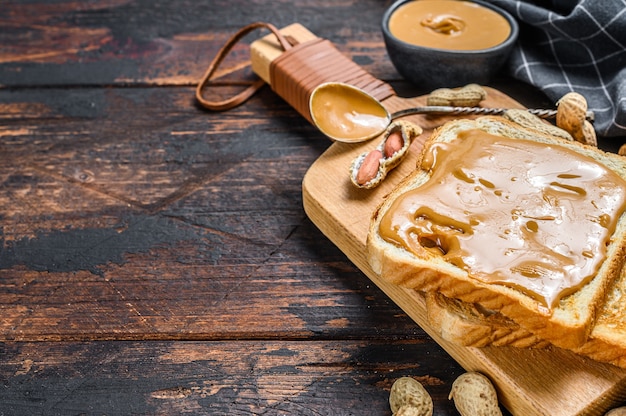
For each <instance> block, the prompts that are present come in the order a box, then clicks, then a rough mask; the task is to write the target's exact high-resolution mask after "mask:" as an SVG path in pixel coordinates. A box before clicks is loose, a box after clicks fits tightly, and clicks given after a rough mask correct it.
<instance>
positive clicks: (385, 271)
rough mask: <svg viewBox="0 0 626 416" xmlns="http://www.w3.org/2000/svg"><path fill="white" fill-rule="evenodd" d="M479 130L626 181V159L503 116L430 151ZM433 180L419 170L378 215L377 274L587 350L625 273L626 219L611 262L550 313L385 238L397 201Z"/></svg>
mask: <svg viewBox="0 0 626 416" xmlns="http://www.w3.org/2000/svg"><path fill="white" fill-rule="evenodd" d="M475 129H478V130H482V131H484V132H486V133H489V134H492V135H497V136H502V137H508V138H515V139H525V140H531V141H535V142H541V143H545V144H548V145H558V146H563V147H566V148H569V149H571V150H574V151H575V152H578V153H580V154H583V155H586V156H588V157H591V158H593V159H594V160H596V161H597V162H599V163H600V164H602V165H604V166H606V167H608V168H609V169H611V170H612V171H614V172H616V173H617V174H618V175H619V176H621V178H626V158H622V157H620V156H618V155H615V154H609V153H605V152H603V151H601V150H598V149H597V148H592V147H589V146H584V145H581V144H579V143H576V142H568V141H565V140H562V139H558V138H555V137H552V136H548V135H542V134H539V133H537V132H536V131H532V130H528V129H525V128H522V127H520V126H519V125H517V124H514V123H512V122H509V121H507V120H505V119H503V118H501V117H481V118H478V119H476V120H455V121H451V122H448V123H446V124H445V125H444V126H442V127H441V128H439V129H438V130H437V131H435V132H434V133H433V135H432V136H431V138H430V139H429V141H428V142H427V143H426V146H425V148H427V147H428V146H429V145H430V144H432V143H436V142H450V141H453V140H454V139H456V138H457V137H458V135H459V134H460V133H462V132H464V131H469V130H475ZM418 166H420V164H418ZM429 179H430V174H429V172H428V171H425V170H422V169H420V168H418V169H416V170H415V171H414V172H413V173H412V174H411V175H409V176H408V177H407V178H405V179H404V180H403V181H402V182H401V183H400V184H399V185H398V186H397V187H396V188H395V189H394V190H393V191H392V192H391V193H390V194H389V195H388V196H387V197H386V198H385V200H384V201H383V202H382V203H381V205H380V206H379V207H378V209H377V210H376V212H375V213H374V215H373V218H372V221H371V224H370V229H369V232H368V238H367V250H368V260H369V263H370V265H371V267H372V269H373V270H374V271H375V272H376V273H378V274H379V275H380V276H381V278H383V279H385V280H387V281H389V282H391V283H394V284H397V285H400V286H404V287H407V288H411V289H416V290H420V291H424V292H429V291H430V292H440V293H441V294H442V295H444V296H446V297H449V298H454V299H459V300H461V301H464V302H468V303H476V304H479V305H481V307H483V308H486V309H488V310H493V311H497V312H500V313H502V315H504V316H506V317H508V318H510V319H512V320H513V321H514V322H515V323H517V324H518V325H520V326H521V327H522V328H524V329H526V330H528V331H530V332H531V333H533V334H535V335H536V336H538V337H540V338H541V339H545V340H547V341H549V342H551V343H552V344H554V345H557V346H561V347H564V348H576V347H580V346H581V345H583V344H584V343H585V342H586V341H587V338H588V336H589V333H590V331H591V328H592V327H593V324H594V321H595V317H596V311H597V310H598V309H599V308H600V307H601V306H602V304H603V301H604V297H605V294H606V291H607V289H608V288H609V286H610V285H611V284H612V282H613V281H614V280H615V278H616V276H617V275H618V274H619V271H620V270H621V268H622V264H623V261H624V255H625V251H626V215H625V214H624V213H622V214H621V216H620V218H619V222H618V225H617V228H616V230H615V231H614V233H613V235H612V237H611V238H610V241H609V242H608V245H607V255H606V259H605V260H604V262H603V263H602V265H601V266H600V269H599V270H598V272H597V274H596V275H595V277H593V278H592V279H591V280H590V281H588V282H587V283H585V284H584V285H583V286H582V287H581V288H580V289H578V290H577V291H575V292H574V293H572V294H569V295H567V296H565V297H563V298H562V299H560V301H559V302H558V304H556V305H555V306H554V307H553V308H552V311H551V312H549V313H547V312H546V310H545V308H542V306H541V305H540V304H539V303H538V302H537V300H536V299H534V298H532V297H530V296H528V295H527V294H525V293H523V292H521V291H520V290H517V289H515V288H513V287H509V286H505V285H498V284H493V283H485V282H483V281H480V280H478V279H476V278H474V277H473V276H471V275H470V274H468V272H466V271H465V270H464V269H462V268H460V267H457V266H455V265H453V264H451V263H448V262H446V261H445V260H444V259H443V257H441V256H436V255H433V254H432V253H431V252H429V251H426V250H424V253H423V254H421V255H416V254H415V253H412V252H409V251H407V250H405V249H404V248H403V247H401V246H399V245H396V244H393V243H390V242H388V241H386V240H385V239H384V238H382V236H381V235H380V233H379V224H380V221H381V218H382V217H383V216H384V214H385V213H386V212H387V211H388V210H389V208H390V206H391V205H392V203H393V201H394V200H395V199H396V198H397V197H399V196H400V195H402V194H403V193H404V192H406V191H408V190H413V189H416V188H419V187H420V186H422V185H423V184H425V183H426V182H428V180H429ZM494 238H496V237H495V236H494Z"/></svg>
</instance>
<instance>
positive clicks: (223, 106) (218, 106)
mask: <svg viewBox="0 0 626 416" xmlns="http://www.w3.org/2000/svg"><path fill="white" fill-rule="evenodd" d="M257 29H269V30H270V31H271V32H272V33H273V34H274V35H276V38H277V39H278V43H280V46H281V47H282V48H283V49H284V50H285V51H287V50H289V49H291V48H292V45H291V44H290V43H289V41H288V40H287V39H286V38H285V36H283V35H282V34H281V33H280V32H279V30H278V29H276V27H275V26H274V25H272V24H270V23H264V22H256V23H251V24H249V25H247V26H244V27H243V28H241V29H240V30H239V31H238V32H237V33H235V34H234V35H233V36H232V37H231V38H230V39H229V40H228V42H226V44H225V45H224V46H222V48H221V49H220V50H219V52H218V53H217V55H216V56H215V58H213V61H212V62H211V63H210V64H209V67H208V69H207V70H206V73H205V74H204V76H203V77H202V80H201V81H200V83H199V84H198V86H197V87H196V100H197V101H198V103H200V105H202V106H203V107H204V108H207V109H209V110H212V111H224V110H229V109H231V108H234V107H237V106H238V105H241V104H243V103H244V102H245V101H246V100H247V99H248V98H250V97H251V96H252V95H253V94H254V93H255V92H257V91H258V90H259V88H261V87H262V86H263V84H264V81H263V80H262V79H258V80H256V81H254V82H253V83H252V84H251V85H250V86H249V87H248V88H246V89H245V90H243V91H242V92H240V93H239V94H237V95H235V96H233V97H230V98H228V99H226V100H222V101H210V100H207V99H205V98H204V97H203V95H202V92H203V90H204V89H205V86H206V85H207V84H208V83H209V81H210V80H211V77H212V76H213V74H214V73H215V71H216V70H217V68H218V67H219V65H220V64H221V63H222V61H223V60H224V58H225V57H226V56H227V55H228V53H229V52H230V50H231V49H232V48H233V46H235V45H236V44H237V42H239V41H240V40H241V39H242V38H243V37H244V36H246V35H247V34H248V33H250V32H252V31H254V30H257Z"/></svg>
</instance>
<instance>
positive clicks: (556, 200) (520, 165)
mask: <svg viewBox="0 0 626 416" xmlns="http://www.w3.org/2000/svg"><path fill="white" fill-rule="evenodd" d="M422 167H423V168H424V169H426V170H428V171H430V172H431V174H432V177H431V179H430V180H429V181H428V182H427V183H426V184H424V185H422V186H421V187H419V188H417V189H414V190H411V191H408V192H406V193H404V194H403V195H400V196H399V197H398V198H397V199H396V200H395V201H394V203H393V205H392V206H391V207H390V209H389V210H388V211H387V212H386V214H385V215H384V216H383V218H382V219H381V222H380V226H379V232H380V234H381V236H382V237H383V238H384V239H385V240H387V241H389V242H391V243H394V244H396V245H399V246H401V247H404V248H406V249H407V250H409V251H413V252H415V253H418V252H420V251H424V249H426V250H428V251H430V252H432V253H433V254H434V255H440V256H443V258H444V259H445V260H446V261H448V262H449V263H452V264H454V265H456V266H458V267H460V268H463V269H465V270H467V272H468V273H469V274H470V275H471V276H473V277H474V278H477V279H479V280H481V281H483V282H486V283H496V284H502V285H506V286H509V287H513V288H516V289H518V290H520V291H522V292H524V293H526V294H528V295H529V296H531V297H533V298H535V299H536V300H538V301H539V303H540V305H541V306H542V307H544V308H548V309H550V308H552V307H553V306H554V305H555V304H556V303H557V302H558V301H559V299H561V298H562V297H563V296H565V295H567V294H570V293H573V292H574V291H576V290H577V289H578V288H580V287H581V286H582V285H584V284H585V283H586V282H588V281H589V280H590V279H591V278H592V277H593V276H594V275H595V274H596V272H597V270H598V268H599V267H600V265H601V263H602V262H603V260H604V259H605V257H606V243H607V241H608V240H609V238H610V236H611V234H612V233H613V232H614V230H615V228H616V224H617V221H618V219H619V217H620V215H621V214H622V212H623V211H624V209H625V208H626V181H624V180H623V179H622V178H621V177H620V176H618V175H617V174H615V173H614V172H613V171H611V170H609V169H607V168H606V167H605V166H604V165H601V164H599V163H598V162H596V161H595V160H594V159H591V158H589V157H587V156H583V155H581V154H579V153H577V152H574V151H571V150H569V149H567V148H564V147H561V146H548V145H544V144H541V143H536V142H533V141H528V140H521V139H507V138H502V137H496V136H492V135H490V134H487V133H485V132H482V131H480V130H470V131H466V132H462V133H461V134H460V136H459V137H458V138H457V139H455V140H454V141H452V142H450V143H447V144H446V143H437V144H434V145H433V146H431V147H430V148H429V150H428V152H427V153H426V156H425V158H424V160H423V166H422Z"/></svg>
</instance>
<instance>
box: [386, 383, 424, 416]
mask: <svg viewBox="0 0 626 416" xmlns="http://www.w3.org/2000/svg"><path fill="white" fill-rule="evenodd" d="M389 406H390V407H391V412H392V413H393V414H394V415H396V414H397V413H398V412H399V411H400V410H401V409H403V408H404V409H403V411H404V412H409V411H410V410H411V409H406V407H412V408H415V409H417V410H419V413H417V414H419V415H423V416H431V415H432V414H433V399H432V398H431V397H430V394H428V392H427V391H426V389H425V388H424V386H422V384H421V383H420V382H419V381H417V380H415V379H414V378H412V377H400V378H399V379H397V380H396V381H395V382H394V383H393V385H392V386H391V392H390V393H389ZM405 414H408V413H405Z"/></svg>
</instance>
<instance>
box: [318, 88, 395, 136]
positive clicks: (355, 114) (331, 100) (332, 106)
mask: <svg viewBox="0 0 626 416" xmlns="http://www.w3.org/2000/svg"><path fill="white" fill-rule="evenodd" d="M310 111H311V116H312V118H313V120H314V122H315V124H316V125H317V127H318V128H319V129H320V130H321V131H323V132H324V133H326V134H327V135H329V136H330V137H334V138H343V139H355V140H358V139H362V138H364V137H370V136H373V135H375V134H377V133H380V132H381V131H384V130H385V128H386V127H387V125H388V124H389V121H390V117H389V114H388V113H387V111H386V110H385V108H384V107H382V106H381V105H380V104H379V103H378V102H377V101H376V100H375V99H372V98H371V97H369V96H367V95H366V94H365V93H363V92H362V91H360V90H358V89H356V88H347V87H346V85H342V84H336V85H335V84H328V85H324V88H320V89H318V90H316V91H315V92H314V96H313V97H312V99H311V103H310Z"/></svg>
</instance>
